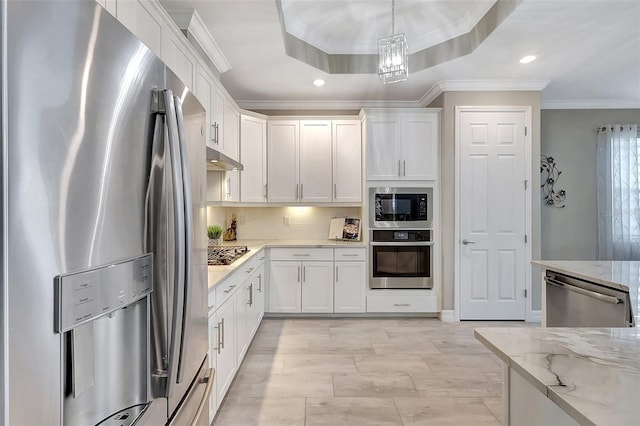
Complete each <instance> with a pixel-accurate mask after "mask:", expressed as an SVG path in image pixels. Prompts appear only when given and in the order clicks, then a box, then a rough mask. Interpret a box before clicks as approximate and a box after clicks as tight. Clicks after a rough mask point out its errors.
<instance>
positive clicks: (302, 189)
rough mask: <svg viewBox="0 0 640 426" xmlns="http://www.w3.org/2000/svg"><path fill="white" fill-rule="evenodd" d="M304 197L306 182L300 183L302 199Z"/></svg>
mask: <svg viewBox="0 0 640 426" xmlns="http://www.w3.org/2000/svg"><path fill="white" fill-rule="evenodd" d="M302 197H304V184H302V183H301V184H300V199H301V200H302Z"/></svg>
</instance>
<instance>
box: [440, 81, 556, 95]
mask: <svg viewBox="0 0 640 426" xmlns="http://www.w3.org/2000/svg"><path fill="white" fill-rule="evenodd" d="M549 83H550V80H441V81H438V82H437V83H436V84H435V85H436V86H438V87H439V88H440V90H441V91H443V92H467V91H468V92H490V91H497V92H503V91H515V92H517V91H534V92H539V91H541V90H542V89H544V88H545V87H547V85H548V84H549ZM431 90H433V88H432V89H431Z"/></svg>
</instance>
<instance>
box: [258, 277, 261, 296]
mask: <svg viewBox="0 0 640 426" xmlns="http://www.w3.org/2000/svg"><path fill="white" fill-rule="evenodd" d="M258 283H259V285H258V293H262V274H259V275H258Z"/></svg>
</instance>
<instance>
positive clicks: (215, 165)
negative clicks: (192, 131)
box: [207, 147, 244, 172]
mask: <svg viewBox="0 0 640 426" xmlns="http://www.w3.org/2000/svg"><path fill="white" fill-rule="evenodd" d="M207 170H209V171H217V172H225V171H227V170H244V167H243V166H242V164H240V163H239V162H237V161H236V160H234V159H233V158H231V157H227V156H226V155H224V154H223V153H221V152H220V151H216V150H215V149H213V148H209V147H207Z"/></svg>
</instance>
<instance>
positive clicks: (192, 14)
mask: <svg viewBox="0 0 640 426" xmlns="http://www.w3.org/2000/svg"><path fill="white" fill-rule="evenodd" d="M167 12H168V13H169V15H171V18H172V19H173V21H174V22H175V23H176V25H178V28H180V29H181V30H183V31H187V33H188V34H189V35H190V36H191V37H193V40H194V41H195V42H196V43H198V45H199V46H200V48H201V49H202V50H203V52H204V54H205V55H207V58H209V60H211V62H212V63H213V65H215V67H216V68H217V69H218V72H220V74H222V73H224V72H227V71H229V70H230V69H231V64H230V63H229V61H228V60H227V58H226V57H225V56H224V54H223V53H222V50H221V49H220V46H218V43H216V41H215V39H214V38H213V36H212V35H211V33H210V32H209V29H208V28H207V26H206V25H205V23H204V22H203V21H202V18H200V15H198V11H196V10H195V9H169V10H167Z"/></svg>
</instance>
